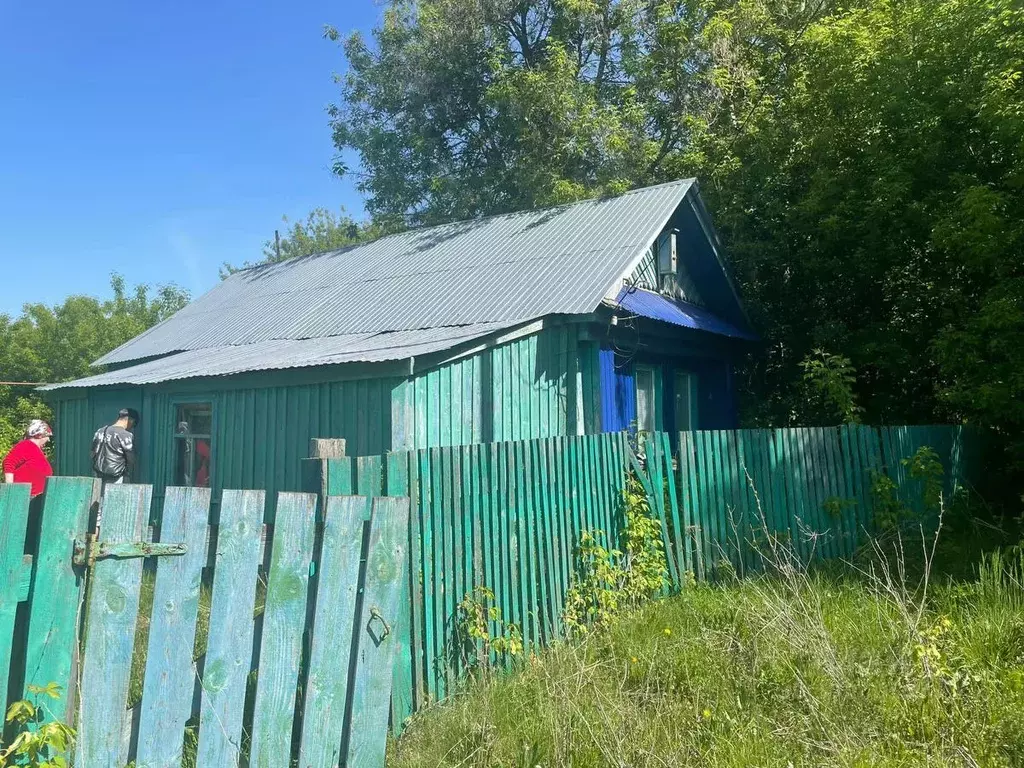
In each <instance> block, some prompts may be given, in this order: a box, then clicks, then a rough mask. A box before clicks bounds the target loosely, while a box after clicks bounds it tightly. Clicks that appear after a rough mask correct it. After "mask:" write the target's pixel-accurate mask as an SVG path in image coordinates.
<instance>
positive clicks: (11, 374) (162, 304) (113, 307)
mask: <svg viewBox="0 0 1024 768" xmlns="http://www.w3.org/2000/svg"><path fill="white" fill-rule="evenodd" d="M110 287H111V292H112V294H113V295H112V296H111V297H110V298H108V299H104V300H100V299H96V298H93V297H91V296H69V297H68V298H67V299H65V300H64V301H63V302H62V303H60V304H58V305H56V306H52V307H51V306H47V305H45V304H26V305H25V306H24V307H23V308H22V311H21V314H20V315H19V316H17V317H10V316H7V315H2V314H0V372H2V375H0V380H3V381H10V382H40V383H54V382H60V381H68V380H70V379H75V378H79V377H82V376H88V375H90V374H93V373H96V372H97V371H96V369H94V368H91V367H90V364H91V363H92V361H94V360H96V359H98V358H99V357H102V356H103V355H104V354H106V353H107V352H109V351H110V350H112V349H114V348H115V347H118V346H120V345H121V344H123V343H125V342H126V341H128V340H129V339H131V338H134V337H135V336H137V335H139V334H140V333H142V332H143V331H145V330H146V329H147V328H150V327H151V326H153V325H155V324H157V323H159V322H161V321H162V320H165V319H166V318H168V317H170V316H171V315H173V314H174V313H175V312H177V311H178V310H179V309H181V308H182V307H183V306H185V304H187V303H188V298H189V297H188V294H187V293H186V292H185V291H183V290H182V289H181V288H178V287H177V286H175V285H165V286H160V287H158V288H157V289H156V290H155V291H152V290H150V288H149V287H148V286H145V285H137V286H135V287H134V288H131V289H129V288H128V287H127V285H126V283H125V281H124V278H122V277H121V276H120V275H116V274H115V275H113V276H111V279H110ZM51 417H52V414H51V413H50V412H49V410H48V408H47V407H46V405H45V403H44V402H43V401H42V399H41V398H39V397H38V395H37V394H36V393H35V391H34V388H33V387H30V386H2V385H0V451H3V452H6V450H7V448H8V447H10V444H11V443H12V442H14V441H15V440H17V439H18V438H19V437H20V436H21V433H22V431H23V430H24V428H25V425H26V424H27V423H28V421H29V420H31V419H33V418H43V419H49V418H51Z"/></svg>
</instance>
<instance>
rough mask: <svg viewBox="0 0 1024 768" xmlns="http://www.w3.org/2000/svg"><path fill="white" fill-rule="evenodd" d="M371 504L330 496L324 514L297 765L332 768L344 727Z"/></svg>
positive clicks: (337, 757) (358, 497)
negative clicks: (365, 530)
mask: <svg viewBox="0 0 1024 768" xmlns="http://www.w3.org/2000/svg"><path fill="white" fill-rule="evenodd" d="M369 507H370V501H369V499H368V498H366V497H362V496H332V497H330V498H329V499H328V500H327V508H326V510H325V512H324V529H323V548H322V550H321V553H322V554H321V560H320V563H319V566H318V573H317V593H316V607H315V611H314V618H313V630H312V633H313V634H312V639H311V641H310V657H309V677H308V680H307V683H306V696H305V699H304V714H303V719H302V739H301V746H300V750H299V765H301V766H319V765H337V764H338V762H339V758H340V756H341V739H342V733H343V731H344V727H345V706H346V700H347V696H348V682H349V681H348V672H349V664H348V660H349V659H350V657H351V654H352V633H353V624H354V621H355V612H356V596H357V594H358V580H359V558H360V555H361V552H362V546H363V520H364V518H366V517H369V515H370V510H369Z"/></svg>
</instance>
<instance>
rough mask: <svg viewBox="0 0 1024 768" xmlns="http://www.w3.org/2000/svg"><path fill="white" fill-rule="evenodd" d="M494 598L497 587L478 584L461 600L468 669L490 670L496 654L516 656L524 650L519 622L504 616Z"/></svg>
mask: <svg viewBox="0 0 1024 768" xmlns="http://www.w3.org/2000/svg"><path fill="white" fill-rule="evenodd" d="M494 600H495V597H494V591H493V590H491V589H490V588H489V587H474V588H473V591H472V592H467V593H466V594H465V595H464V596H463V598H462V600H461V601H460V602H459V605H458V619H457V632H458V646H459V654H460V657H461V659H460V660H461V662H462V666H463V668H464V669H468V670H471V671H473V670H479V671H483V672H486V671H488V670H489V669H490V666H491V656H492V654H496V655H499V656H511V657H515V656H518V655H519V654H521V653H522V652H523V635H522V632H521V631H520V629H519V626H518V625H517V624H515V623H513V622H506V621H504V620H503V619H502V618H501V609H500V608H499V607H498V606H497V605H494ZM492 627H493V628H494V630H495V631H494V632H493V633H492V631H491V629H492Z"/></svg>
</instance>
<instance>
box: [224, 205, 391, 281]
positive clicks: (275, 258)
mask: <svg viewBox="0 0 1024 768" xmlns="http://www.w3.org/2000/svg"><path fill="white" fill-rule="evenodd" d="M282 221H283V222H284V224H285V230H284V233H283V234H281V235H280V237H279V239H278V238H277V237H275V239H273V240H267V241H266V242H265V243H264V244H263V258H262V259H261V260H259V261H256V262H246V263H245V264H244V265H243V266H241V267H236V266H233V265H231V264H225V265H224V266H223V268H222V269H221V277H227V276H228V275H230V274H232V273H234V272H237V271H239V270H240V269H246V268H248V267H252V266H255V265H257V264H276V263H277V262H280V261H287V260H288V259H294V258H297V257H299V256H309V255H310V254H314V253H323V252H325V251H336V250H338V249H340V248H347V247H348V246H350V245H355V244H356V243H359V242H362V241H364V240H368V239H370V238H372V237H374V236H376V234H377V228H376V227H375V226H373V224H372V223H369V222H359V221H356V220H355V219H354V218H352V217H351V216H349V215H348V214H347V213H345V209H344V208H342V209H341V212H340V213H339V214H338V215H337V216H335V215H334V214H333V213H332V212H331V211H329V210H327V209H326V208H314V209H313V210H312V211H310V212H309V214H308V215H307V216H306V218H305V219H304V220H301V221H296V222H292V221H291V220H289V218H288V217H287V216H284V217H282Z"/></svg>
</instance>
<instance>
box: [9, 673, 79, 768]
mask: <svg viewBox="0 0 1024 768" xmlns="http://www.w3.org/2000/svg"><path fill="white" fill-rule="evenodd" d="M28 691H29V693H30V694H32V697H33V698H32V700H29V699H22V700H21V701H16V702H14V703H13V704H11V706H10V707H8V708H7V722H8V723H9V724H14V725H15V726H16V735H15V737H14V740H13V741H12V742H11V743H10V745H8V746H6V747H3V746H0V766H3V767H4V768H6V766H15V765H17V766H30V768H68V761H67V758H66V757H65V754H66V753H67V751H68V750H69V749H71V746H72V744H74V741H75V731H74V729H73V728H71V727H70V726H68V725H65V724H64V723H62V722H61V721H59V720H57V719H55V718H54V719H50V720H49V721H47V719H46V715H49V714H50V712H49V710H47V708H46V707H45V706H44V705H42V704H40V701H42V700H43V697H47V698H50V699H59V698H60V693H61V687H60V686H59V685H57V684H56V683H50V684H49V685H46V686H38V685H30V686H28ZM51 718H52V715H51Z"/></svg>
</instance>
